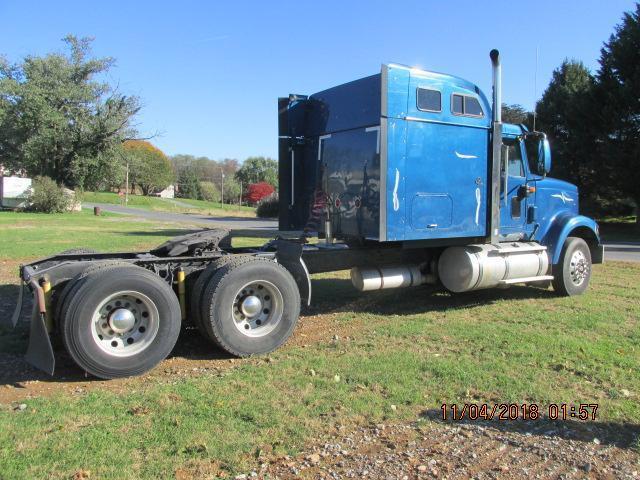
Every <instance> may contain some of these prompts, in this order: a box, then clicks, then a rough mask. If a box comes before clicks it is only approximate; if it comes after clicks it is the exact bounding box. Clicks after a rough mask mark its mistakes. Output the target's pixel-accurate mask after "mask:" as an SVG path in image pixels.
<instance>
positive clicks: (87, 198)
mask: <svg viewBox="0 0 640 480" xmlns="http://www.w3.org/2000/svg"><path fill="white" fill-rule="evenodd" d="M82 201H83V202H89V203H110V204H113V205H124V197H120V196H118V194H117V193H111V192H84V193H83V194H82ZM181 204H188V205H189V207H184V206H182V205H181ZM127 206H129V207H132V208H142V209H146V210H155V211H159V212H178V213H203V214H211V215H217V216H225V215H241V216H255V212H256V209H255V208H253V207H247V206H242V205H227V204H225V205H222V204H221V203H219V202H206V201H204V200H192V199H190V198H176V199H169V198H159V197H145V196H143V195H129V201H128V203H127Z"/></svg>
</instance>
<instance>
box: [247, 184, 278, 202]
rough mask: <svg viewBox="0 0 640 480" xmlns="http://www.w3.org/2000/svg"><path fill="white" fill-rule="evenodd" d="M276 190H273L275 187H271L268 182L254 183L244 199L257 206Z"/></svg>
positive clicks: (249, 187)
mask: <svg viewBox="0 0 640 480" xmlns="http://www.w3.org/2000/svg"><path fill="white" fill-rule="evenodd" d="M275 190H276V189H275V188H273V185H270V184H268V183H267V182H259V183H252V184H250V185H249V186H248V187H247V193H246V194H245V196H244V199H245V200H246V201H247V202H249V203H250V204H252V205H255V204H257V203H258V202H259V201H260V200H262V199H263V198H264V197H268V196H269V195H271V194H272V193H273V192H275Z"/></svg>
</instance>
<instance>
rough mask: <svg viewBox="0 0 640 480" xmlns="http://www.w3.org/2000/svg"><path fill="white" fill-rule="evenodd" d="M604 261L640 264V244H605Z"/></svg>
mask: <svg viewBox="0 0 640 480" xmlns="http://www.w3.org/2000/svg"><path fill="white" fill-rule="evenodd" d="M604 260H605V262H606V261H607V260H617V261H623V262H640V242H618V243H607V242H605V246H604Z"/></svg>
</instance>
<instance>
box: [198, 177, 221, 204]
mask: <svg viewBox="0 0 640 480" xmlns="http://www.w3.org/2000/svg"><path fill="white" fill-rule="evenodd" d="M200 193H201V194H202V199H203V200H206V201H207V202H219V201H220V190H218V187H216V185H215V183H213V182H200Z"/></svg>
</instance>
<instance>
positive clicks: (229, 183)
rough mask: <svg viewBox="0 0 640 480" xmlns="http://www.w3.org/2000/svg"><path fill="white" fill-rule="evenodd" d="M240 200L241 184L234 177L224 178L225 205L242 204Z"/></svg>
mask: <svg viewBox="0 0 640 480" xmlns="http://www.w3.org/2000/svg"><path fill="white" fill-rule="evenodd" d="M245 188H246V187H243V189H245ZM240 200H241V193H240V183H239V182H238V181H237V180H236V179H235V178H234V177H224V203H240Z"/></svg>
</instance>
